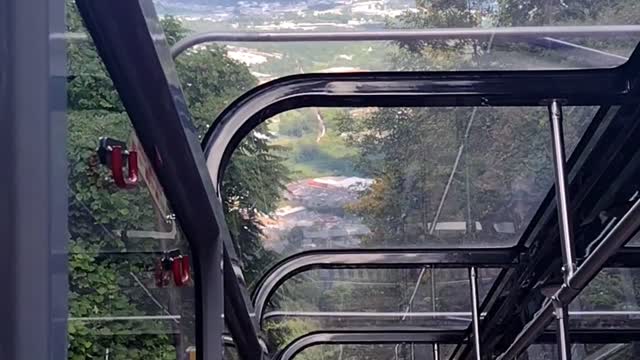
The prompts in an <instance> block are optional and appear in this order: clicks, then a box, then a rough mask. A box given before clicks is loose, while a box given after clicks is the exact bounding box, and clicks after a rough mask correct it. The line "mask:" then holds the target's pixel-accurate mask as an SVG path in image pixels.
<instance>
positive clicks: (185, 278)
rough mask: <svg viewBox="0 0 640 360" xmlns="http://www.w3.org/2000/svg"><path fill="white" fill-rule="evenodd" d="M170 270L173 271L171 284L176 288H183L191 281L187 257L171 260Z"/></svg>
mask: <svg viewBox="0 0 640 360" xmlns="http://www.w3.org/2000/svg"><path fill="white" fill-rule="evenodd" d="M171 270H172V271H173V282H175V283H176V286H180V287H182V286H184V285H185V284H186V283H188V282H189V280H191V269H190V268H189V256H187V255H185V256H182V255H180V256H178V257H177V258H174V259H173V263H172V264H171Z"/></svg>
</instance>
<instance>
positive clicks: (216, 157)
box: [203, 49, 640, 354]
mask: <svg viewBox="0 0 640 360" xmlns="http://www.w3.org/2000/svg"><path fill="white" fill-rule="evenodd" d="M639 54H640V50H638V49H636V51H635V52H634V54H633V56H632V58H631V59H630V60H629V62H627V63H626V64H625V65H624V66H621V67H619V68H616V69H612V70H594V71H580V70H578V71H525V72H501V73H492V72H458V73H368V74H357V75H356V74H342V75H317V74H316V75H297V76H291V77H286V78H283V79H279V80H275V81H273V82H270V83H267V84H264V85H262V86H260V87H258V88H256V89H254V90H252V91H250V92H249V93H247V94H245V95H244V96H242V97H241V98H239V99H238V100H236V101H235V102H234V104H232V105H231V106H230V107H228V108H227V110H225V112H223V114H222V115H220V117H219V118H218V119H217V120H216V122H215V123H214V124H215V126H212V127H211V128H210V130H209V133H208V134H207V137H206V138H205V140H204V142H203V143H204V144H206V145H205V151H206V154H207V165H208V167H209V170H210V174H211V177H212V180H213V181H214V182H216V183H217V185H218V191H220V188H219V186H220V184H221V179H222V176H223V172H224V168H225V167H226V164H227V163H228V161H229V157H230V154H231V153H232V152H233V150H234V149H235V147H236V146H237V144H238V143H239V141H240V140H241V139H242V138H243V137H244V136H246V135H247V134H248V132H249V131H250V130H252V129H253V128H254V127H255V126H257V125H258V124H259V123H260V122H261V121H264V120H266V119H267V118H269V117H271V116H273V115H275V114H277V113H280V112H283V111H286V110H290V109H295V108H300V107H308V106H330V107H341V106H342V107H347V106H349V107H354V106H355V107H358V106H378V107H380V106H487V105H492V106H510V105H523V106H524V105H532V106H535V105H540V104H541V103H544V102H545V101H547V100H549V99H553V98H555V99H561V100H562V102H563V104H569V105H594V104H600V105H604V107H603V108H602V109H601V111H600V112H599V113H598V114H597V116H596V119H595V121H594V122H593V123H592V124H591V126H590V127H589V129H588V130H587V134H586V135H585V137H584V138H583V139H582V140H581V142H580V144H579V145H578V147H577V150H576V152H575V155H574V156H573V157H572V159H571V160H570V162H569V169H574V170H576V169H579V170H580V171H583V172H584V171H589V172H593V171H592V170H593V169H592V168H582V165H584V164H585V159H584V158H583V157H584V155H585V154H589V155H591V157H594V154H598V155H601V156H602V155H603V153H601V152H600V148H598V149H597V152H594V148H595V147H596V146H595V145H600V147H602V144H597V143H596V144H594V143H593V142H592V141H593V139H596V140H600V141H601V142H602V140H603V136H604V135H603V134H605V133H610V132H611V131H612V129H609V128H607V127H606V126H601V125H602V124H605V125H609V123H610V120H611V118H612V117H616V116H617V115H618V112H617V111H612V112H611V113H613V114H614V116H612V115H611V113H610V106H613V105H627V104H634V103H637V102H638V96H637V90H636V89H635V85H634V84H636V82H637V74H636V73H635V69H637V67H638V63H639V56H640V55H639ZM600 76H602V77H601V78H600V79H601V80H602V79H605V78H607V79H608V81H610V80H612V79H613V78H617V79H618V80H619V81H622V83H625V87H626V89H625V90H623V91H621V92H620V91H618V90H615V87H616V86H613V87H610V86H609V85H611V84H613V83H614V82H615V81H614V82H606V81H605V86H604V87H599V88H598V89H596V88H590V87H591V86H594V85H595V84H589V81H588V80H586V79H588V78H590V77H592V79H596V78H599V77H600ZM534 78H536V79H538V80H540V82H539V83H536V82H535V81H534V82H533V85H532V86H531V87H528V88H527V89H525V90H524V91H522V89H519V90H518V91H516V90H515V87H514V85H515V83H516V82H518V81H523V80H525V79H527V80H533V79H534ZM565 81H567V82H568V83H565ZM550 83H553V84H554V85H559V86H560V88H559V87H554V88H552V89H549V88H548V84H550ZM573 85H576V86H578V87H580V88H581V89H577V88H574V89H572V90H568V88H566V87H564V86H568V87H572V86H573ZM537 86H540V88H537ZM619 90H620V89H619ZM507 92H510V93H509V94H507ZM567 92H571V95H569V94H568V93H567ZM596 93H597V94H599V95H595V94H596ZM616 94H617V95H616ZM596 98H598V100H596ZM630 108H633V107H630ZM625 109H626V108H625ZM614 129H615V128H614ZM617 130H619V129H617ZM604 154H606V155H608V156H609V158H608V159H609V160H611V157H610V156H611V153H610V152H609V153H604ZM615 154H619V153H615ZM600 162H602V161H600ZM596 163H597V162H596ZM618 165H619V164H618ZM578 166H580V167H579V168H578ZM570 175H571V176H570V178H571V179H572V180H574V182H572V183H571V185H572V186H574V187H575V186H576V185H577V184H576V182H575V180H576V179H578V180H580V181H581V184H580V185H583V186H584V188H585V189H588V190H593V187H594V186H593V184H592V185H590V186H585V185H586V184H585V183H586V181H585V179H584V178H577V177H576V172H575V171H574V172H573V173H571V174H570ZM590 175H593V174H590ZM594 179H595V181H596V182H598V181H601V180H602V177H594ZM578 199H579V200H578V201H579V202H581V201H585V198H584V197H582V198H580V197H578ZM589 200H591V201H592V200H593V198H590V199H589ZM552 202H553V192H552V191H551V192H550V193H549V195H548V196H547V197H546V198H545V201H544V202H543V204H542V206H541V208H542V209H545V208H546V209H545V210H544V211H543V212H542V213H541V212H538V214H537V215H536V217H535V218H534V221H532V222H531V224H530V227H529V229H528V230H527V232H526V233H525V236H523V240H522V241H521V242H520V245H521V246H525V247H526V248H527V251H528V253H527V257H528V256H531V255H539V254H540V253H539V252H538V251H537V250H539V248H537V247H531V244H532V242H531V241H530V240H526V239H527V237H530V236H531V233H532V232H535V233H538V234H540V233H541V232H542V230H543V229H553V223H554V221H556V220H555V219H554V218H553V217H552V216H551V214H552V213H553V212H554V211H555V207H554V206H553V203H552ZM600 205H602V203H601V204H600ZM543 215H544V216H543ZM541 218H544V219H545V222H546V224H545V223H542V224H541V223H540V222H538V221H539V220H541ZM549 225H550V226H549ZM545 231H547V230H545ZM539 242H542V241H539ZM546 246H547V247H553V245H549V244H547V245H546ZM532 250H533V252H532ZM364 252H366V251H364ZM536 265H537V266H539V265H540V262H536ZM363 266H365V265H363ZM518 274H522V272H519V271H512V270H511V269H507V270H505V272H503V274H501V277H502V279H501V281H499V282H497V283H496V285H495V286H494V289H492V291H491V294H490V295H491V296H489V297H488V298H487V299H485V301H484V304H483V308H485V307H486V306H487V305H488V304H495V303H496V302H497V301H498V298H497V297H496V296H500V295H502V291H498V290H499V289H503V288H504V287H505V286H507V285H506V284H507V282H508V281H511V280H510V278H511V279H512V278H513V276H516V275H518ZM518 276H521V275H518ZM463 354H464V349H463Z"/></svg>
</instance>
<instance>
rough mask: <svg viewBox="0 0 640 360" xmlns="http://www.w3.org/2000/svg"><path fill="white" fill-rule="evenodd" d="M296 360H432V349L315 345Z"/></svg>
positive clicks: (421, 345) (421, 346) (422, 346)
mask: <svg viewBox="0 0 640 360" xmlns="http://www.w3.org/2000/svg"><path fill="white" fill-rule="evenodd" d="M294 359H296V360H340V359H342V360H356V359H357V360H363V359H366V360H378V359H380V360H383V359H385V360H387V359H394V360H395V359H398V360H411V359H424V360H432V359H433V347H432V346H431V345H427V344H413V345H412V344H372V345H351V344H350V345H316V346H311V347H309V348H306V349H304V350H303V351H301V352H300V353H299V354H298V355H296V356H295V357H294Z"/></svg>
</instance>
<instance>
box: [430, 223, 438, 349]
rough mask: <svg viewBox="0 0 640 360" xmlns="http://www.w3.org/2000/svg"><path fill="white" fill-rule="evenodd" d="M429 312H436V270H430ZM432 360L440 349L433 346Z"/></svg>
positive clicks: (435, 345) (436, 345) (433, 226)
mask: <svg viewBox="0 0 640 360" xmlns="http://www.w3.org/2000/svg"><path fill="white" fill-rule="evenodd" d="M433 224H434V225H432V228H433V229H435V227H436V226H435V224H436V222H435V221H434V222H433ZM431 310H432V311H433V312H434V313H435V312H436V269H435V268H433V267H432V268H431ZM433 360H440V347H439V346H438V344H433Z"/></svg>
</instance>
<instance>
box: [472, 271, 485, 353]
mask: <svg viewBox="0 0 640 360" xmlns="http://www.w3.org/2000/svg"><path fill="white" fill-rule="evenodd" d="M469 283H470V289H471V314H472V323H471V326H472V327H473V347H474V352H475V355H476V360H481V359H482V352H481V347H480V314H479V309H480V301H479V296H478V271H477V269H476V267H471V268H470V269H469Z"/></svg>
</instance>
